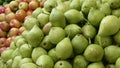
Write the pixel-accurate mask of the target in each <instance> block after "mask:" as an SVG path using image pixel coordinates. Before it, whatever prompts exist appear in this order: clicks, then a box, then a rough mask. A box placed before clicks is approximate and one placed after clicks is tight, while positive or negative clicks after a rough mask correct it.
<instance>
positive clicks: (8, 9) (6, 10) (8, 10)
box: [5, 7, 12, 15]
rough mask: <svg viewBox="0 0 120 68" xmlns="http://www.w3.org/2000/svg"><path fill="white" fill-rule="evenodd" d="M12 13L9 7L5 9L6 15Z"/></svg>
mask: <svg viewBox="0 0 120 68" xmlns="http://www.w3.org/2000/svg"><path fill="white" fill-rule="evenodd" d="M11 12H12V11H11V9H10V8H9V7H7V8H6V9H5V14H6V15H7V14H9V13H11Z"/></svg>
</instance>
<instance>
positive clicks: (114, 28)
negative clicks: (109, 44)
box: [98, 15, 120, 36]
mask: <svg viewBox="0 0 120 68" xmlns="http://www.w3.org/2000/svg"><path fill="white" fill-rule="evenodd" d="M119 28H120V20H119V19H118V18H117V17H116V16H114V15H108V16H105V17H104V18H103V19H102V21H101V23H100V26H99V30H98V35H100V36H111V35H114V34H115V33H117V32H118V31H119Z"/></svg>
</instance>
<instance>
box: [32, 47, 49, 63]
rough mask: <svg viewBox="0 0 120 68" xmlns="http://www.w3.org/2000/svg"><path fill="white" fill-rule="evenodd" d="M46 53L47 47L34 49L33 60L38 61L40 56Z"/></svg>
mask: <svg viewBox="0 0 120 68" xmlns="http://www.w3.org/2000/svg"><path fill="white" fill-rule="evenodd" d="M46 54H47V51H46V50H45V49H43V48H42V47H36V48H34V49H33V51H32V55H31V57H32V60H33V61H34V62H36V60H37V59H38V57H39V56H41V55H46Z"/></svg>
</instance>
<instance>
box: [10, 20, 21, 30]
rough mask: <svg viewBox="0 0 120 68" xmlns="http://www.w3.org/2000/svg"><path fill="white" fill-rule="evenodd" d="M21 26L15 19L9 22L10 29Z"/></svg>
mask: <svg viewBox="0 0 120 68" xmlns="http://www.w3.org/2000/svg"><path fill="white" fill-rule="evenodd" d="M21 25H22V24H21V22H19V21H18V20H17V19H12V20H11V21H10V27H11V28H13V27H15V28H19V27H20V26H21Z"/></svg>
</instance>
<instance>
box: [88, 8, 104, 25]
mask: <svg viewBox="0 0 120 68" xmlns="http://www.w3.org/2000/svg"><path fill="white" fill-rule="evenodd" d="M104 16H105V14H104V13H103V12H101V11H100V10H98V9H95V8H91V9H90V11H89V13H88V21H89V22H90V24H92V25H93V26H95V27H98V26H99V25H100V22H101V20H102V19H103V17H104Z"/></svg>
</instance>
